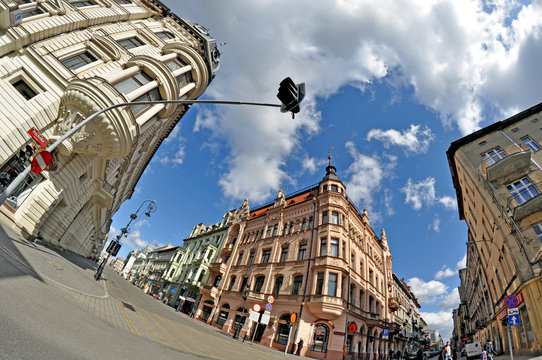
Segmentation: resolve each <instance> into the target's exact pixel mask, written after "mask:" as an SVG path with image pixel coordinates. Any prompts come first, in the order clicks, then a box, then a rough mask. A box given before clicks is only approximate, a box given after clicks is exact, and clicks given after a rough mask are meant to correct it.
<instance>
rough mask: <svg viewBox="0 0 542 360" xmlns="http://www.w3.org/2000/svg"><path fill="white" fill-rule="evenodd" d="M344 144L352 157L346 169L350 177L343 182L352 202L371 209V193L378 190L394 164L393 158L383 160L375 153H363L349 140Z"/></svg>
mask: <svg viewBox="0 0 542 360" xmlns="http://www.w3.org/2000/svg"><path fill="white" fill-rule="evenodd" d="M345 146H346V148H347V149H348V152H349V153H350V156H352V157H353V158H354V161H353V162H352V163H351V164H350V166H349V167H348V170H347V171H346V173H347V174H348V175H349V178H350V179H349V180H348V181H347V182H346V183H345V185H346V187H347V188H348V196H349V197H350V198H351V199H352V200H353V201H354V203H356V204H358V205H360V206H363V207H365V208H367V209H371V205H372V203H373V195H374V194H375V193H376V192H378V191H379V190H380V187H381V183H382V181H383V180H384V178H385V176H386V174H387V173H388V172H389V171H390V170H391V168H393V167H394V166H395V159H391V160H388V161H387V162H385V161H384V160H382V159H381V158H379V157H378V156H376V155H373V156H367V155H364V154H362V153H360V152H359V151H358V150H357V149H356V147H355V145H354V143H352V142H350V141H348V142H347V143H346V144H345Z"/></svg>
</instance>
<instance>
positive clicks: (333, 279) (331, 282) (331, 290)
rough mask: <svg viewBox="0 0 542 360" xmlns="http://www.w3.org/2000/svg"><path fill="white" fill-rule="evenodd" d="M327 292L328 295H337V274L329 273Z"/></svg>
mask: <svg viewBox="0 0 542 360" xmlns="http://www.w3.org/2000/svg"><path fill="white" fill-rule="evenodd" d="M327 294H328V295H329V296H337V274H333V273H329V278H328V282H327Z"/></svg>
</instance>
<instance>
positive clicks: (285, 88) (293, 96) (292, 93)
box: [277, 77, 305, 116]
mask: <svg viewBox="0 0 542 360" xmlns="http://www.w3.org/2000/svg"><path fill="white" fill-rule="evenodd" d="M277 97H278V98H279V100H280V102H281V103H282V106H281V107H280V111H281V112H288V111H291V112H292V116H294V114H297V113H298V112H299V104H300V103H301V101H302V100H303V99H304V98H305V83H301V84H294V82H293V80H292V79H291V78H289V77H287V78H286V79H284V80H282V81H281V82H280V85H279V92H278V94H277Z"/></svg>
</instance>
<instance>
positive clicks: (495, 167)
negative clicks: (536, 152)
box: [481, 145, 532, 181]
mask: <svg viewBox="0 0 542 360" xmlns="http://www.w3.org/2000/svg"><path fill="white" fill-rule="evenodd" d="M520 146H521V148H518V147H517V146H510V147H508V148H505V149H504V151H503V154H504V155H505V157H504V158H502V159H499V160H497V161H496V162H495V160H494V159H487V160H482V162H481V171H482V173H483V174H484V175H485V176H486V178H487V179H488V180H489V181H496V180H499V179H503V178H505V177H506V176H507V175H510V174H512V173H514V172H516V171H525V170H526V169H528V168H529V166H530V165H531V154H532V152H531V151H530V150H528V149H527V148H525V146H523V145H520Z"/></svg>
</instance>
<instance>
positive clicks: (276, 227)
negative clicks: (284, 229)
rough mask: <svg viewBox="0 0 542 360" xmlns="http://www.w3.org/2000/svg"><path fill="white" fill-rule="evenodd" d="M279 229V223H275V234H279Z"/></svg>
mask: <svg viewBox="0 0 542 360" xmlns="http://www.w3.org/2000/svg"><path fill="white" fill-rule="evenodd" d="M277 231H279V224H275V226H273V236H277Z"/></svg>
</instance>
